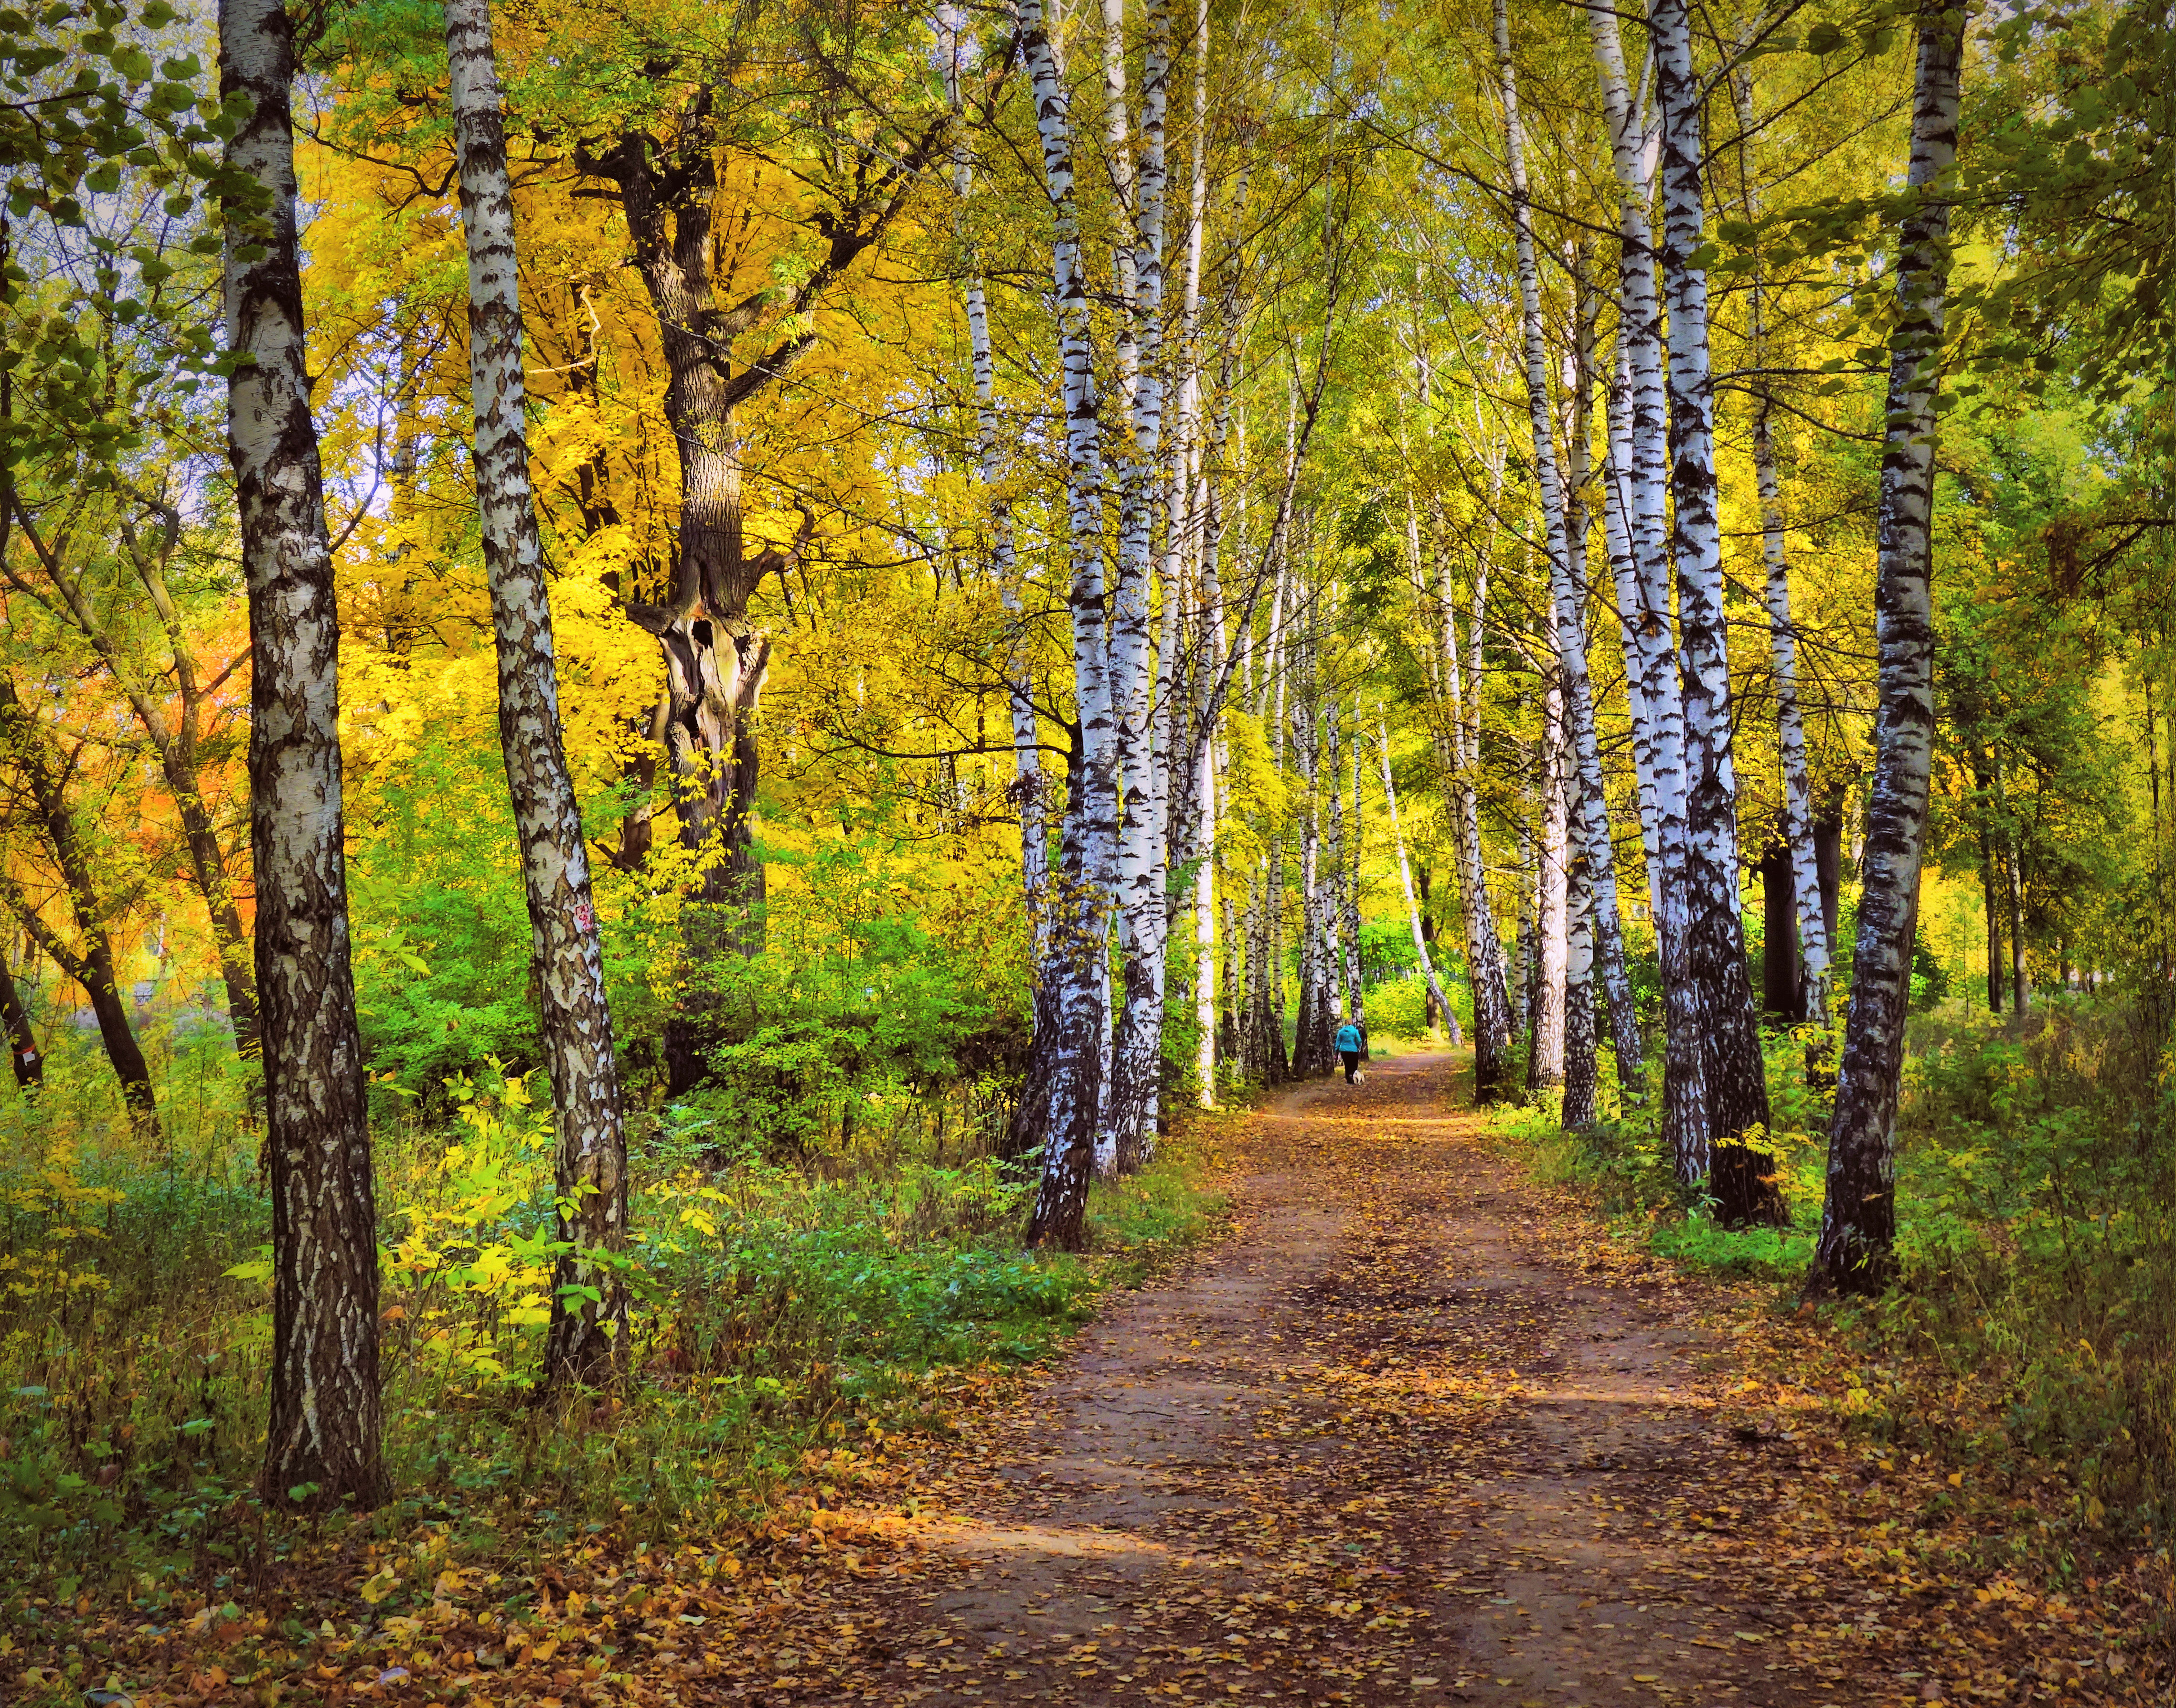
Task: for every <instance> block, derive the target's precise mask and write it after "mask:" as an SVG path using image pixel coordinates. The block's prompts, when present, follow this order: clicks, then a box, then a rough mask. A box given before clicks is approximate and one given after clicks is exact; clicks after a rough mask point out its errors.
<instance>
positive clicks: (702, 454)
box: [575, 52, 1009, 1091]
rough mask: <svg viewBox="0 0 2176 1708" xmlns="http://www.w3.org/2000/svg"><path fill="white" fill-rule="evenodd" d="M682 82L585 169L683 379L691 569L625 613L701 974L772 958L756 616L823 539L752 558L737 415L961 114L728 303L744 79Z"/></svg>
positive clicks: (640, 847) (799, 349)
mask: <svg viewBox="0 0 2176 1708" xmlns="http://www.w3.org/2000/svg"><path fill="white" fill-rule="evenodd" d="M810 59H811V64H810V71H811V73H812V75H814V76H817V77H819V79H820V78H830V79H831V81H832V82H833V84H835V87H834V88H833V89H832V90H831V93H832V94H834V95H836V96H837V97H838V98H840V100H842V101H847V102H850V103H851V102H857V101H859V99H860V96H859V95H858V93H857V91H856V90H853V89H852V88H851V87H849V86H848V85H847V84H846V83H845V82H844V81H843V80H840V79H838V78H837V77H836V76H835V73H832V72H831V71H830V68H829V60H828V57H827V56H826V55H825V54H824V53H822V52H813V53H812V54H811V56H810ZM1005 63H1009V55H1008V56H1006V59H1005ZM676 69H677V71H678V72H680V73H682V74H683V75H684V76H686V77H687V78H688V79H689V80H690V81H692V83H693V85H694V87H693V92H692V93H691V94H690V95H688V98H687V99H686V101H684V102H683V104H682V106H681V107H680V109H679V111H678V112H677V114H676V116H675V119H674V122H673V123H672V125H671V126H669V127H668V128H666V129H665V131H664V133H662V134H659V135H653V134H651V133H649V132H646V131H630V132H628V133H623V134H622V135H619V136H617V137H616V138H613V139H611V141H610V143H609V144H608V145H606V146H604V147H602V148H601V149H597V150H591V149H590V148H589V147H587V146H582V147H579V148H578V149H577V150H576V153H575V160H576V164H577V166H579V168H580V170H582V171H584V172H585V173H588V174H590V176H592V177H601V178H604V179H606V180H607V181H608V182H611V183H612V184H613V185H614V186H615V187H616V188H617V192H618V198H619V203H620V208H621V211H622V213H623V215H625V217H626V220H627V227H628V237H629V239H630V242H631V244H632V248H633V256H632V258H633V261H634V265H635V268H636V270H637V271H639V273H640V274H641V275H642V280H643V284H644V286H645V289H646V291H647V292H648V294H649V297H650V307H651V309H652V311H653V312H654V313H655V315H656V320H657V328H658V340H659V346H660V350H661V354H662V355H663V356H664V359H665V367H666V375H667V383H666V392H665V414H666V422H667V423H668V425H669V426H670V427H671V428H672V437H673V441H674V444H675V448H676V449H677V453H678V456H679V462H680V519H679V529H678V547H679V555H678V558H677V562H676V563H674V565H673V568H672V580H671V585H670V586H669V587H667V588H666V589H663V590H661V593H660V596H657V597H656V598H655V599H654V600H652V599H649V598H641V599H631V600H630V601H629V602H628V607H627V610H628V617H629V618H630V619H631V620H632V621H633V622H634V623H636V624H637V625H639V627H641V628H644V629H646V630H647V631H648V632H649V633H650V634H652V635H653V636H655V637H656V640H657V643H658V647H659V650H660V653H661V656H662V659H663V663H664V666H665V680H666V694H665V698H664V699H661V700H660V701H659V702H658V704H656V706H655V707H654V708H653V709H652V710H651V711H650V714H649V715H648V716H647V718H646V719H645V721H644V728H643V733H645V734H646V735H647V737H649V739H650V741H651V742H654V743H656V748H657V752H658V753H659V754H661V758H662V761H663V763H664V764H665V766H666V769H667V770H668V771H669V773H670V775H671V778H672V799H673V808H674V812H675V813H676V816H677V819H678V825H679V832H678V834H679V839H680V841H681V842H682V844H683V846H686V847H688V849H690V850H697V851H702V852H703V853H704V856H705V858H706V863H705V864H704V868H703V878H702V882H701V884H700V886H699V890H698V892H697V895H696V896H695V897H694V900H695V901H696V903H697V906H696V907H695V909H694V910H693V912H694V918H693V921H692V923H691V925H690V927H689V931H688V955H689V957H690V959H691V960H693V961H694V962H695V963H696V964H697V965H698V966H699V965H701V964H702V963H704V961H708V960H715V959H716V958H717V957H719V956H721V955H727V954H731V953H732V952H734V951H736V950H737V951H738V952H739V953H742V954H743V955H753V954H754V953H756V952H757V951H758V950H759V949H761V947H762V935H761V929H762V927H761V917H762V916H761V911H760V910H761V906H762V903H763V900H764V872H763V866H762V862H760V861H759V860H758V859H757V858H756V856H755V852H754V847H753V824H754V814H755V804H756V791H757V786H758V784H759V781H760V772H761V762H760V749H759V744H758V741H757V736H756V732H755V727H754V722H753V720H754V716H755V712H756V708H757V702H758V699H759V696H760V694H761V693H762V690H763V684H764V677H765V675H766V673H767V672H768V671H769V669H770V645H771V644H770V638H769V637H768V636H767V635H765V634H763V633H762V632H760V631H759V629H758V628H756V627H755V626H754V624H753V623H752V622H751V620H750V618H749V616H748V601H749V600H750V598H751V597H752V596H753V594H754V592H755V590H756V589H757V588H758V587H759V586H760V585H762V583H763V580H764V577H765V576H766V575H769V574H772V573H774V572H776V573H779V574H784V573H785V572H786V570H787V569H789V568H791V567H792V565H793V563H795V562H796V561H797V557H798V554H799V552H800V551H801V550H802V547H804V546H805V544H806V542H807V539H808V534H809V533H810V531H811V530H813V517H810V516H809V515H808V514H807V513H806V512H804V513H803V516H802V533H801V536H800V537H799V538H798V539H797V541H795V543H794V544H793V546H792V547H789V548H787V549H786V550H783V551H781V550H779V549H777V548H770V549H766V550H764V551H762V552H753V553H751V552H748V550H747V548H746V542H745V541H744V540H743V534H742V488H743V478H744V475H745V464H744V460H743V443H742V439H741V435H740V427H739V422H738V411H740V410H741V409H742V408H743V407H744V406H745V405H748V404H750V403H752V402H753V401H755V400H758V399H759V398H760V397H761V396H763V395H764V394H766V393H768V392H770V390H772V389H774V388H775V387H776V386H777V385H778V384H779V383H780V382H781V380H783V379H784V378H786V375H787V374H788V373H790V372H791V371H792V368H793V367H795V365H796V364H797V363H798V362H800V361H801V359H802V357H803V356H806V355H807V354H808V352H809V351H811V350H813V349H814V348H815V347H816V345H817V344H818V343H819V335H818V333H817V332H816V331H815V330H814V329H813V324H812V316H813V311H814V310H815V309H816V308H817V307H819V305H820V304H821V303H822V302H824V301H825V300H826V298H827V297H828V296H829V295H830V292H831V291H832V289H833V287H834V286H836V285H837V284H838V283H839V282H840V280H841V279H842V278H843V277H844V276H845V275H846V274H847V273H848V272H849V271H850V270H851V268H852V267H853V265H854V264H855V263H856V261H857V260H858V259H859V258H860V257H861V256H862V254H863V253H865V252H867V251H868V250H869V249H870V248H872V247H874V246H875V245H876V244H877V243H878V242H879V241H880V240H881V239H882V237H884V233H885V232H886V231H887V230H889V227H890V226H891V225H892V223H893V222H894V220H895V219H896V217H897V216H898V215H899V213H900V210H901V209H902V208H903V207H904V206H905V205H906V202H907V200H908V199H909V198H910V197H911V194H912V193H913V191H914V189H915V188H916V187H917V185H918V184H919V183H920V182H921V180H922V177H924V176H925V175H926V174H927V173H928V171H930V170H931V169H932V168H933V166H938V165H940V164H941V163H942V161H943V160H944V138H945V135H946V133H947V131H948V129H949V125H950V123H951V115H950V113H949V111H945V110H939V111H938V112H936V113H935V114H934V115H933V117H930V118H929V119H928V122H927V123H926V124H925V125H924V126H923V128H922V129H920V130H919V131H918V132H901V131H899V130H897V129H895V128H893V127H891V126H889V125H888V124H887V125H883V126H880V127H879V130H878V133H877V134H875V135H874V136H873V137H872V138H871V139H868V141H866V142H863V143H861V144H857V145H856V146H857V150H858V152H859V156H860V157H859V160H858V161H857V166H856V168H855V170H853V171H851V172H850V173H848V174H847V175H846V177H847V179H848V182H850V183H851V186H852V188H851V192H850V193H846V195H845V196H844V197H843V198H841V199H833V200H832V201H831V202H830V204H829V205H827V206H825V207H824V208H823V209H821V210H820V211H819V213H818V214H817V215H814V216H813V218H812V219H811V220H809V221H808V224H809V225H810V226H811V227H812V229H813V230H815V231H818V232H819V234H820V235H821V237H823V240H824V243H823V247H822V249H821V251H820V252H819V253H818V254H817V255H816V256H815V257H814V258H813V261H812V264H811V265H810V267H809V269H808V273H807V275H806V276H805V277H803V278H802V280H801V281H800V282H799V283H798V284H796V285H794V286H792V287H791V288H790V289H785V290H781V289H779V288H777V286H775V284H774V283H772V282H770V281H766V282H765V283H764V285H763V286H761V287H759V288H758V289H755V290H753V291H749V292H748V293H747V294H746V295H745V296H742V297H741V298H740V299H739V300H738V301H737V302H728V301H726V300H724V299H723V297H722V295H721V283H720V281H719V280H718V278H717V276H716V269H717V263H718V242H719V239H718V234H717V231H716V223H717V222H716V210H717V204H718V195H719V189H720V176H719V166H720V162H721V158H722V156H723V155H724V153H725V150H726V147H727V145H728V144H727V139H726V135H725V133H724V126H723V124H722V123H721V119H720V117H719V112H718V109H719V106H720V105H721V98H722V97H724V96H725V95H726V94H727V93H728V92H729V90H730V87H731V84H732V79H733V78H734V76H735V75H736V74H737V73H738V72H739V71H740V70H741V69H742V67H741V66H740V65H739V64H738V63H718V64H707V65H706V64H698V63H687V64H683V65H680V66H677V67H676ZM744 340H745V341H752V342H758V343H759V344H760V345H761V346H762V347H761V350H760V352H759V353H758V354H755V355H753V356H751V357H749V358H748V359H747V360H743V359H742V358H741V356H740V355H739V354H738V351H739V348H740V345H741V344H742V343H743V341H744ZM657 764H658V759H657V758H656V757H653V758H650V759H645V760H643V761H641V762H640V763H639V764H638V765H637V766H636V767H635V768H634V772H633V774H632V775H631V777H630V781H631V782H632V783H633V784H634V786H636V787H637V788H638V789H639V790H640V791H643V792H644V793H645V795H646V793H647V791H648V789H649V787H650V784H651V783H652V782H654V781H655V779H656V766H657ZM653 835H654V830H653V826H652V823H651V818H650V809H649V805H648V802H647V801H646V799H645V800H638V801H637V802H635V803H634V808H633V810H631V811H630V812H629V813H628V817H627V819H626V820H625V821H624V824H623V827H622V832H621V844H620V848H619V851H618V855H617V860H618V863H619V864H620V865H621V866H623V868H628V869H635V868H639V867H641V866H642V865H643V864H644V863H645V861H646V860H647V858H648V857H649V852H650V847H651V846H652V838H653ZM705 1009H706V1004H704V1000H703V998H702V997H701V995H700V993H697V994H696V995H695V997H694V998H693V999H692V1000H691V1001H690V1002H689V1003H688V1004H687V1005H686V1007H685V1008H684V1009H683V1012H682V1013H681V1014H679V1015H678V1016H677V1017H676V1018H675V1019H674V1020H672V1021H670V1022H668V1024H667V1027H666V1071H667V1077H668V1081H669V1085H668V1089H669V1090H671V1091H682V1090H685V1089H686V1088H687V1087H688V1085H692V1084H694V1083H695V1081H697V1080H699V1079H701V1078H703V1077H704V1075H705V1074H707V1072H708V1071H709V1060H708V1055H709V1051H710V1047H711V1046H712V1045H713V1044H714V1043H715V1041H716V1040H715V1024H714V1022H713V1021H712V1020H711V1019H710V1016H709V1015H708V1014H707V1013H706V1012H705Z"/></svg>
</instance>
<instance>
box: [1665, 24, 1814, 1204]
mask: <svg viewBox="0 0 2176 1708" xmlns="http://www.w3.org/2000/svg"><path fill="white" fill-rule="evenodd" d="M1649 26H1650V30H1651V35H1652V36H1653V40H1654V45H1655V73H1656V79H1655V88H1656V100H1657V103H1658V105H1659V106H1660V109H1661V115H1662V156H1661V177H1662V292H1663V298H1664V302H1665V303H1666V305H1667V309H1668V313H1669V332H1668V340H1667V345H1668V353H1669V361H1668V364H1667V383H1668V387H1669V405H1670V429H1669V449H1670V492H1671V497H1672V500H1673V510H1672V518H1673V527H1672V530H1671V536H1670V555H1671V556H1672V558H1673V559H1674V560H1675V562H1676V565H1677V591H1678V662H1679V676H1680V680H1681V682H1682V684H1683V691H1684V732H1685V736H1684V740H1685V746H1684V759H1685V778H1686V837H1685V861H1684V874H1685V884H1684V889H1685V899H1686V927H1687V933H1688V935H1687V941H1686V954H1685V966H1684V974H1685V977H1686V980H1687V982H1689V984H1690V985H1691V986H1692V987H1693V993H1694V1002H1695V1004H1696V1006H1697V1009H1698V1011H1699V1014H1698V1036H1699V1039H1700V1050H1701V1067H1702V1072H1703V1079H1704V1082H1705V1093H1706V1100H1707V1104H1706V1107H1707V1118H1708V1138H1709V1143H1710V1146H1711V1155H1710V1157H1709V1174H1708V1190H1709V1193H1710V1194H1711V1196H1712V1197H1713V1198H1714V1199H1715V1200H1716V1206H1717V1211H1718V1214H1719V1215H1720V1216H1722V1219H1723V1220H1724V1221H1727V1222H1729V1223H1732V1224H1739V1223H1745V1222H1776V1221H1780V1220H1781V1219H1782V1217H1783V1216H1784V1215H1785V1214H1786V1211H1785V1208H1784V1205H1783V1201H1782V1194H1781V1193H1780V1192H1778V1190H1777V1189H1776V1184H1775V1180H1774V1175H1775V1160H1774V1158H1773V1157H1772V1156H1770V1155H1769V1154H1768V1153H1767V1152H1766V1151H1764V1150H1758V1149H1756V1148H1754V1146H1752V1145H1749V1143H1748V1142H1747V1140H1748V1138H1749V1136H1751V1137H1755V1138H1757V1137H1760V1136H1761V1135H1764V1134H1765V1133H1766V1131H1767V1127H1768V1082H1767V1076H1766V1071H1765V1067H1764V1065H1763V1063H1762V1060H1761V1054H1760V1015H1759V1013H1758V1011H1757V1009H1756V1008H1755V1005H1754V999H1753V986H1752V982H1751V981H1750V979H1749V977H1748V976H1747V974H1746V966H1745V932H1744V922H1743V920H1742V917H1741V916H1740V913H1739V907H1738V777H1737V772H1736V770H1735V769H1734V766H1733V741H1732V727H1731V716H1732V713H1731V683H1730V649H1729V643H1728V634H1727V628H1726V626H1725V624H1726V617H1725V612H1724V610H1723V576H1722V521H1721V518H1720V516H1719V514H1718V513H1717V510H1716V499H1717V487H1716V462H1715V375H1714V367H1713V362H1712V359H1711V350H1710V341H1709V328H1708V300H1707V270H1706V268H1705V264H1704V262H1703V259H1702V248H1703V246H1704V245H1705V242H1706V228H1707V227H1706V206H1705V166H1706V156H1705V122H1704V120H1705V87H1704V85H1703V84H1702V81H1701V79H1700V73H1699V71H1698V69H1697V68H1696V67H1695V63H1694V55H1693V31H1692V19H1691V14H1690V11H1689V3H1688V0H1655V3H1654V5H1653V7H1652V8H1651V11H1650V13H1649Z"/></svg>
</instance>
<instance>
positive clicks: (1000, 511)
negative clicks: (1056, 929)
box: [945, 20, 1050, 982]
mask: <svg viewBox="0 0 2176 1708" xmlns="http://www.w3.org/2000/svg"><path fill="white" fill-rule="evenodd" d="M949 47H950V53H949V58H948V60H947V62H946V77H947V83H946V91H945V92H946V95H948V97H949V100H950V102H951V106H952V110H953V112H954V113H955V115H956V114H957V113H958V112H960V35H959V32H958V29H957V24H956V20H955V24H954V26H953V30H952V35H951V41H950V43H949ZM972 188H973V168H972V167H971V165H970V164H969V160H968V155H967V150H966V146H965V144H961V145H960V147H958V148H956V149H955V150H954V153H953V157H952V190H953V194H954V195H955V197H956V198H957V199H959V201H960V202H961V203H963V204H964V203H965V202H966V199H967V197H968V194H969V193H970V192H971V189H972ZM975 259H976V264H975V266H974V267H973V269H972V270H971V272H970V273H969V275H968V278H967V289H966V302H967V339H968V348H969V351H970V353H971V362H972V366H973V370H974V383H975V472H976V479H977V480H979V481H981V482H982V487H983V489H984V491H985V492H987V493H988V494H989V510H990V544H989V552H990V575H991V578H992V579H993V580H994V581H995V582H996V583H997V585H998V598H999V600H1000V601H1003V603H1004V612H1005V645H1004V679H1005V699H1006V702H1007V708H1008V710H1009V712H1010V714H1011V718H1012V732H1013V781H1012V786H1011V788H1010V790H1009V794H1010V795H1011V797H1012V802H1013V808H1014V810H1015V812H1016V813H1018V814H1019V815H1020V901H1021V906H1022V907H1023V908H1024V909H1025V912H1026V916H1027V923H1028V937H1029V942H1030V944H1031V969H1032V970H1031V977H1032V978H1033V979H1034V980H1036V981H1037V982H1040V981H1041V979H1042V976H1043V971H1044V968H1045V966H1046V964H1047V961H1048V960H1049V954H1050V930H1049V920H1048V894H1047V892H1048V890H1049V887H1050V824H1049V803H1048V799H1047V786H1046V782H1045V779H1044V776H1043V772H1042V748H1041V741H1040V735H1039V732H1038V731H1037V728H1036V715H1035V700H1034V696H1033V691H1032V688H1031V683H1030V682H1029V679H1028V664H1027V657H1026V650H1027V645H1028V636H1027V620H1026V613H1025V608H1024V607H1023V605H1022V603H1021V600H1020V567H1019V555H1018V550H1017V547H1016V546H1015V539H1014V532H1013V507H1012V500H1011V499H1010V498H1009V497H1007V496H1006V494H1005V492H1004V472H1005V464H1004V447H1003V444H1002V443H1001V440H1000V438H999V432H998V429H999V427H1000V425H1001V418H1000V416H999V415H998V403H997V377H998V376H997V358H996V355H995V352H994V350H993V346H992V344H991V341H990V317H989V302H988V296H987V291H985V289H984V286H983V282H982V267H981V265H980V258H979V257H976V258H975Z"/></svg>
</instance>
